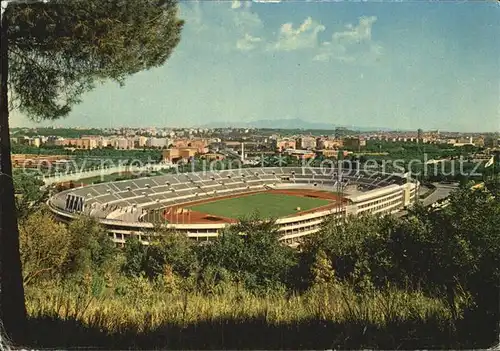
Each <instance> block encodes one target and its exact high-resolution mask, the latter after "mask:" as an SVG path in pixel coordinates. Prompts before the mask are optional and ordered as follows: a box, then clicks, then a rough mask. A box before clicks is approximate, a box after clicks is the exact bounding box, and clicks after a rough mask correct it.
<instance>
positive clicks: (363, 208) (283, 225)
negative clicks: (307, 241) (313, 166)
mask: <svg viewBox="0 0 500 351" xmlns="http://www.w3.org/2000/svg"><path fill="white" fill-rule="evenodd" d="M267 186H268V187H269V188H276V189H292V188H293V189H314V190H329V191H331V190H332V187H326V186H312V185H310V184H274V185H267ZM416 192H417V184H416V183H412V182H408V183H405V184H402V185H395V184H393V185H389V186H385V187H381V188H377V189H374V190H370V191H366V192H356V191H354V192H352V193H350V194H349V193H346V194H345V198H347V199H349V200H350V202H349V204H347V205H343V206H339V207H335V208H331V209H328V210H319V211H315V212H311V213H306V214H302V215H297V216H291V217H284V218H279V219H278V220H277V221H276V223H277V225H278V226H279V231H280V232H281V233H282V237H281V239H280V240H281V241H283V242H284V243H286V244H288V245H292V246H293V245H297V244H299V243H300V242H301V241H302V240H303V238H304V237H305V236H307V235H310V234H313V233H316V232H317V231H318V230H319V229H320V228H321V223H322V222H323V221H324V220H325V219H326V218H327V217H330V216H334V217H335V218H337V219H339V220H340V219H341V218H346V217H348V216H349V215H359V214H363V213H372V214H388V213H396V212H398V211H400V210H403V209H404V208H406V207H407V206H408V205H410V204H411V203H412V202H413V201H414V200H415V199H416ZM48 204H49V206H50V208H51V210H52V211H53V213H54V215H55V216H56V217H57V218H59V219H60V220H62V221H66V222H67V221H70V220H72V219H75V218H77V217H78V216H79V214H76V213H68V212H66V211H64V210H61V209H60V208H57V207H55V206H53V205H52V204H51V202H50V200H49V202H48ZM99 222H100V223H101V224H102V225H104V226H105V227H106V228H107V230H108V232H109V235H110V236H111V238H112V239H113V240H114V241H115V242H116V243H117V244H124V243H125V242H126V240H127V238H128V237H130V236H131V235H135V236H138V237H139V239H140V240H141V241H142V242H143V244H145V245H147V244H149V241H150V237H149V234H148V233H147V232H148V231H149V232H150V231H151V230H153V229H154V225H153V224H152V223H148V222H138V221H123V220H119V219H109V218H104V219H102V218H101V219H99ZM228 225H229V224H226V223H203V224H196V223H191V224H166V225H165V227H167V228H169V229H172V230H176V231H179V232H183V233H186V235H187V236H188V237H190V238H192V239H195V240H203V241H206V240H210V239H212V238H215V237H217V236H218V235H219V234H220V233H221V231H222V230H224V228H226V227H227V226H228Z"/></svg>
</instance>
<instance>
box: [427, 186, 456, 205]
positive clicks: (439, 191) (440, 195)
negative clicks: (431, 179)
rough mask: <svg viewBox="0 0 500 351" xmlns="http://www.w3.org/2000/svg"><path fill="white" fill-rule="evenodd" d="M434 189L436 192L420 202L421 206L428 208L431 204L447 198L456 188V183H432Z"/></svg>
mask: <svg viewBox="0 0 500 351" xmlns="http://www.w3.org/2000/svg"><path fill="white" fill-rule="evenodd" d="M432 185H434V186H435V187H436V190H434V192H433V193H432V194H430V195H429V196H427V197H426V198H425V199H423V200H422V204H423V205H424V206H430V205H432V204H433V203H435V202H437V201H439V200H442V199H445V198H447V197H448V196H449V195H450V193H451V192H452V191H453V190H454V189H456V188H457V187H458V184H457V183H454V184H441V183H432Z"/></svg>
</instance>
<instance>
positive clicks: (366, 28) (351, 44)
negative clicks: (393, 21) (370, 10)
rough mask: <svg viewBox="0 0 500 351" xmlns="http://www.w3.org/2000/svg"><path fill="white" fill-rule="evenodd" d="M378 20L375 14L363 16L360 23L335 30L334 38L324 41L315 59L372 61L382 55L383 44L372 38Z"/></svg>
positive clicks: (326, 60)
mask: <svg viewBox="0 0 500 351" xmlns="http://www.w3.org/2000/svg"><path fill="white" fill-rule="evenodd" d="M376 21H377V17H375V16H369V17H367V16H363V17H360V18H359V21H358V24H357V25H356V26H353V25H352V24H348V25H346V30H344V31H341V32H334V33H333V34H332V40H331V41H327V42H323V43H322V44H321V46H320V49H319V52H318V53H317V54H316V55H315V56H314V58H313V60H314V61H322V62H328V61H331V60H336V61H341V62H346V63H355V62H356V63H371V62H374V61H376V60H378V59H379V58H380V56H381V55H382V46H381V45H380V44H378V43H376V42H374V41H373V40H372V27H373V24H374V23H375V22H376Z"/></svg>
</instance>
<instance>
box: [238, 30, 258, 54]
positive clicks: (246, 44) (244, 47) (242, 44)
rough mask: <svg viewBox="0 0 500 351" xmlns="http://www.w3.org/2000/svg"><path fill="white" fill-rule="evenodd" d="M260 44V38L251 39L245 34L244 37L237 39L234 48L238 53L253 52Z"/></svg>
mask: <svg viewBox="0 0 500 351" xmlns="http://www.w3.org/2000/svg"><path fill="white" fill-rule="evenodd" d="M261 42H262V38H258V37H253V36H251V35H250V34H248V33H246V34H245V37H244V38H242V39H239V40H238V41H237V42H236V48H237V49H238V50H240V51H250V50H253V49H255V48H256V47H257V45H259V43H261Z"/></svg>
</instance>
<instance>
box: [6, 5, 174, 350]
mask: <svg viewBox="0 0 500 351" xmlns="http://www.w3.org/2000/svg"><path fill="white" fill-rule="evenodd" d="M182 26H183V22H182V21H181V20H179V19H178V18H177V6H176V2H175V1H174V0H52V1H49V2H48V3H47V2H43V3H42V2H39V3H33V2H29V3H17V2H14V3H10V4H9V5H8V6H7V8H6V9H5V11H4V13H3V15H2V20H1V30H0V32H1V51H0V59H1V64H0V76H1V79H0V189H1V190H0V191H1V196H0V199H1V200H0V284H1V285H0V292H1V296H0V319H1V320H2V321H3V325H4V328H5V330H6V332H7V334H8V335H10V336H11V338H13V340H20V339H21V337H22V335H23V331H22V326H23V325H24V320H25V315H26V312H25V307H24V291H23V285H22V274H21V263H20V254H19V233H18V228H17V219H16V209H15V198H14V186H13V182H12V164H11V158H10V137H9V107H10V108H17V109H18V110H19V111H21V112H22V113H24V114H25V115H27V116H29V117H31V118H32V119H34V120H42V119H57V118H60V117H64V116H67V115H68V114H69V112H70V111H71V108H72V106H74V105H75V104H76V103H78V102H80V100H81V96H82V94H83V93H85V92H87V91H89V90H91V89H92V88H94V86H95V84H96V83H99V82H102V81H104V80H106V79H112V80H114V81H117V82H118V83H120V84H123V83H124V80H125V78H126V77H127V76H129V75H131V74H134V73H137V72H140V71H142V70H146V69H149V68H152V67H158V66H161V65H162V64H164V63H165V61H166V60H167V59H168V57H169V56H170V54H171V53H172V51H173V49H174V48H175V47H176V45H177V44H178V42H179V40H180V32H181V29H182ZM9 97H11V100H10V101H9V100H8V98H9Z"/></svg>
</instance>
